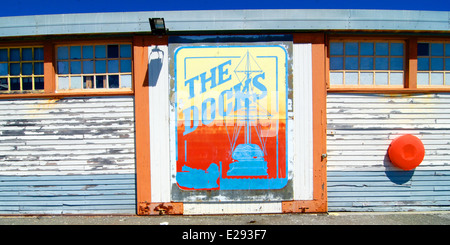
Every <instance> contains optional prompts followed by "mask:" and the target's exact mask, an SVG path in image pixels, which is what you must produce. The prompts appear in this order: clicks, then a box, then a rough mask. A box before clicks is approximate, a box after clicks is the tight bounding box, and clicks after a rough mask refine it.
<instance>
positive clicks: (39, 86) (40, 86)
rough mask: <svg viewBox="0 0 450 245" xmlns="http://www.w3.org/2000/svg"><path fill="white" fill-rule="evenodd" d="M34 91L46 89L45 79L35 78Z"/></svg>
mask: <svg viewBox="0 0 450 245" xmlns="http://www.w3.org/2000/svg"><path fill="white" fill-rule="evenodd" d="M34 89H36V90H41V89H44V78H43V77H35V78H34Z"/></svg>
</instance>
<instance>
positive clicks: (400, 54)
mask: <svg viewBox="0 0 450 245" xmlns="http://www.w3.org/2000/svg"><path fill="white" fill-rule="evenodd" d="M404 46H405V45H404V43H403V42H399V41H373V42H372V41H332V42H330V52H329V54H330V85H331V86H333V85H355V86H360V85H372V86H379V85H387V86H391V85H399V86H403V73H404V71H403V70H404V66H405V65H404V59H405V58H404V53H405V51H404V49H405V48H404Z"/></svg>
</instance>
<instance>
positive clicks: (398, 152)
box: [388, 134, 425, 171]
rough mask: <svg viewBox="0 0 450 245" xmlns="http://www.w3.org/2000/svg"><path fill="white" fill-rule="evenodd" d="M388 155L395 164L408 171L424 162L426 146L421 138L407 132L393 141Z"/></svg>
mask: <svg viewBox="0 0 450 245" xmlns="http://www.w3.org/2000/svg"><path fill="white" fill-rule="evenodd" d="M388 155H389V159H390V160H391V162H392V163H393V164H394V165H395V166H397V167H399V168H401V169H403V170H407V171H408V170H412V169H414V168H416V167H417V166H419V164H420V163H422V161H423V158H424V157H425V148H424V146H423V143H422V141H421V140H420V139H419V138H417V137H416V136H413V135H410V134H406V135H403V136H400V137H398V138H395V139H394V140H393V141H392V143H391V145H390V146H389V149H388Z"/></svg>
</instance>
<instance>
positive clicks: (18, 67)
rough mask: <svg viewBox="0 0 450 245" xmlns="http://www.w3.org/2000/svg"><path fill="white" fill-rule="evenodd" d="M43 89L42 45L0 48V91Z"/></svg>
mask: <svg viewBox="0 0 450 245" xmlns="http://www.w3.org/2000/svg"><path fill="white" fill-rule="evenodd" d="M42 89H44V49H43V48H42V47H23V48H0V91H1V92H8V91H30V90H31V91H32V90H42Z"/></svg>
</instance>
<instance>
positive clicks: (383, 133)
mask: <svg viewBox="0 0 450 245" xmlns="http://www.w3.org/2000/svg"><path fill="white" fill-rule="evenodd" d="M449 105H450V94H443V93H439V94H419V95H374V94H338V93H336V94H328V97H327V118H328V132H327V133H328V136H327V150H328V166H327V175H328V176H327V179H328V209H329V211H411V210H414V211H433V210H450V164H449V163H450V157H449V154H450V147H449V145H450V133H449V132H450V131H449V130H450V107H449ZM404 134H412V135H415V136H417V137H418V138H419V139H421V140H422V142H423V144H424V146H425V158H424V160H423V162H422V163H421V165H420V166H419V167H417V168H416V169H415V170H412V171H403V170H400V169H398V168H396V167H394V166H393V165H392V163H391V162H390V160H389V157H388V155H387V149H388V147H389V145H390V143H391V141H392V140H393V139H395V138H396V137H398V136H400V135H404Z"/></svg>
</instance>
